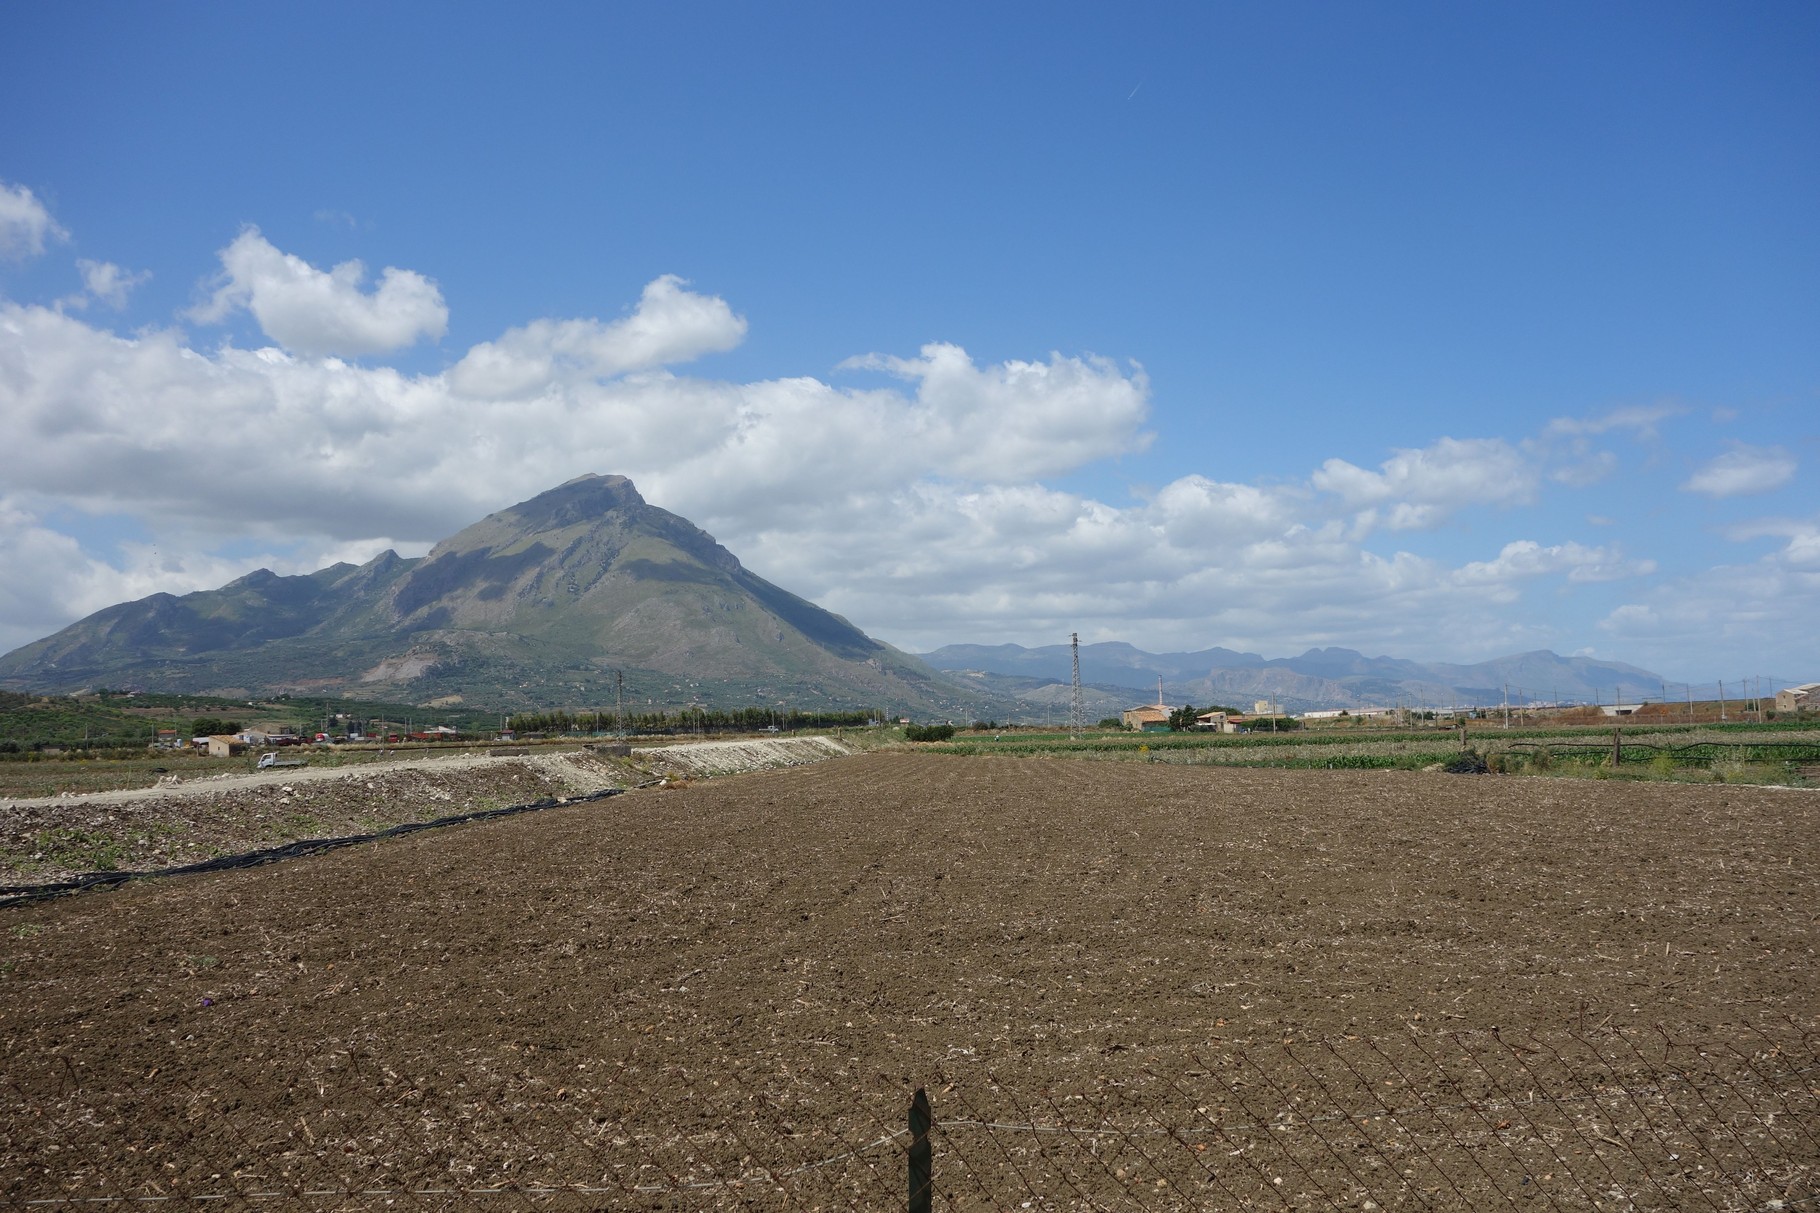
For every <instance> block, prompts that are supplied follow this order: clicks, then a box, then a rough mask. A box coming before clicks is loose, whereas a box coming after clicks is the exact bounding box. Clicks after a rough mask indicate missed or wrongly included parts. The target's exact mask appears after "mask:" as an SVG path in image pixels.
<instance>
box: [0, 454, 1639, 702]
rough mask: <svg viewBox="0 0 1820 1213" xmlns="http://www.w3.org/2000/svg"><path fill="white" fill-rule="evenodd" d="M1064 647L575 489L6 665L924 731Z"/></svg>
mask: <svg viewBox="0 0 1820 1213" xmlns="http://www.w3.org/2000/svg"><path fill="white" fill-rule="evenodd" d="M1071 672H1072V667H1071V660H1070V652H1069V649H1068V646H1066V645H1048V646H1045V647H1041V648H1030V649H1027V648H1023V647H1021V646H1019V645H1014V644H1006V645H996V646H984V645H967V644H957V645H949V646H947V647H945V648H941V649H937V650H936V651H935V652H933V653H927V654H923V655H922V656H921V657H918V656H914V655H911V654H907V653H903V652H900V651H898V650H897V649H894V648H892V647H891V646H889V645H887V644H884V643H882V642H880V641H877V640H874V639H873V638H871V637H870V636H867V635H866V634H865V633H864V632H862V631H860V630H859V629H858V628H856V627H854V626H853V625H852V624H851V623H849V622H847V621H846V620H845V619H842V618H841V617H840V616H838V615H834V614H831V613H830V612H828V611H825V610H823V609H822V608H820V607H818V606H816V605H815V604H814V603H812V602H808V601H806V600H804V599H802V598H799V597H797V596H796V595H794V594H792V593H790V592H789V591H787V590H784V589H781V588H779V587H777V586H775V585H772V584H771V583H770V582H768V581H765V580H764V579H763V578H760V577H758V576H756V575H754V574H753V573H752V572H750V571H749V570H748V569H746V568H745V567H744V566H742V565H741V564H740V562H739V560H738V559H737V558H736V557H734V555H733V554H732V553H731V552H729V551H727V549H726V548H724V547H722V546H721V545H720V544H718V543H716V542H715V541H714V538H713V537H712V536H711V535H709V534H707V532H705V531H703V530H701V529H700V528H699V527H697V526H695V525H694V524H693V523H691V522H689V521H688V520H687V519H684V518H681V517H678V516H677V515H675V514H672V513H670V512H668V511H667V510H662V509H659V508H657V507H655V506H652V505H650V504H648V503H647V502H646V501H645V500H644V498H643V497H641V496H639V494H638V490H637V489H636V488H635V487H634V486H633V484H632V482H631V481H630V480H627V479H626V478H625V477H623V476H583V477H580V478H578V479H576V480H572V481H570V482H569V483H567V484H564V485H561V486H559V487H557V488H554V489H551V490H550V491H548V492H546V493H542V494H539V495H538V496H536V497H533V498H531V499H530V500H529V501H524V502H520V503H519V504H518V505H515V506H512V507H510V508H509V509H504V510H501V511H499V512H498V513H496V514H490V515H488V516H487V517H486V518H483V519H481V520H480V521H479V522H477V523H475V524H474V525H472V526H470V527H468V528H466V529H465V530H463V531H461V532H460V533H459V534H456V535H454V536H452V537H451V538H448V539H445V540H444V541H442V542H441V543H439V544H437V545H436V547H435V548H433V549H432V550H431V551H430V553H429V555H427V556H424V557H420V558H416V559H405V558H403V557H400V556H398V555H397V554H396V553H393V552H389V551H388V552H384V553H381V554H380V555H379V556H376V557H375V558H373V559H372V560H370V561H368V562H367V563H366V564H364V565H361V566H359V567H355V566H354V565H350V564H337V565H332V566H330V567H329V568H326V569H322V570H320V571H319V572H315V573H310V574H308V575H305V576H296V577H281V576H279V575H278V574H275V573H272V572H270V571H268V570H265V569H261V570H259V571H257V572H254V573H250V574H248V575H247V576H245V577H242V578H240V579H239V580H238V581H234V582H231V583H230V584H228V585H225V586H223V587H221V588H220V589H217V590H203V591H199V592H197V593H193V594H185V595H183V596H181V597H177V596H173V595H170V594H153V595H152V596H151V597H149V598H142V599H140V600H138V601H136V602H126V603H121V604H119V605H117V606H111V607H108V608H106V609H105V610H101V611H97V612H96V613H95V614H93V615H90V616H89V617H88V618H86V619H83V620H79V621H78V622H76V623H73V624H71V625H70V626H69V627H67V628H65V629H63V630H62V631H60V632H58V633H57V634H56V635H54V636H49V637H46V638H45V639H43V640H39V641H36V642H34V643H32V644H28V645H26V646H24V647H23V648H19V649H16V650H14V651H13V652H11V653H8V654H6V655H5V656H4V657H0V688H7V689H12V690H19V691H36V692H41V693H69V692H73V691H78V690H82V689H84V688H93V687H111V688H119V689H139V690H146V691H164V692H180V693H191V694H201V693H209V694H225V695H236V696H238V695H248V696H252V695H274V694H281V693H284V692H286V691H289V692H292V693H301V694H313V695H340V696H345V697H348V698H360V699H391V700H400V701H404V702H411V703H420V704H429V705H450V706H453V705H455V704H460V705H462V706H467V707H485V708H489V709H492V710H511V709H518V708H529V707H557V706H567V707H605V706H609V705H611V704H612V703H613V702H614V701H615V698H616V695H617V693H618V683H617V681H616V678H617V677H620V676H623V678H624V694H625V701H626V704H627V706H628V707H634V706H636V707H645V706H647V705H654V706H663V707H670V708H674V707H680V706H683V705H686V704H689V703H699V704H701V705H703V706H714V707H740V706H748V705H759V706H771V705H776V704H783V705H786V706H789V707H798V708H814V707H847V708H883V709H886V710H888V711H889V712H890V713H892V714H893V715H895V714H899V713H906V712H907V713H910V714H912V715H914V716H916V717H918V718H920V719H929V718H938V719H940V718H946V719H954V720H961V721H965V720H972V719H997V720H1001V721H1004V720H1013V719H1015V720H1020V721H1041V720H1045V719H1046V720H1049V721H1051V722H1055V723H1059V722H1062V721H1065V720H1066V719H1067V713H1068V707H1069V702H1070V699H1071V697H1072V683H1071ZM1081 677H1082V680H1083V683H1084V684H1085V695H1084V698H1085V701H1086V707H1087V711H1088V716H1089V719H1094V720H1097V719H1099V718H1101V717H1103V716H1107V715H1111V714H1114V713H1116V712H1117V711H1119V710H1120V709H1121V708H1125V707H1130V706H1133V705H1135V704H1139V703H1149V702H1153V701H1154V700H1155V699H1156V697H1157V681H1158V680H1159V679H1161V680H1162V696H1163V699H1164V700H1165V701H1166V702H1168V703H1170V704H1181V703H1193V704H1197V705H1203V706H1204V705H1207V704H1213V703H1224V704H1231V705H1234V706H1238V707H1241V708H1250V707H1251V705H1252V704H1253V703H1254V702H1255V701H1257V700H1261V699H1267V700H1270V701H1272V702H1274V703H1275V704H1276V705H1277V706H1278V707H1279V709H1280V710H1283V711H1292V712H1293V711H1306V710H1309V709H1312V708H1341V707H1348V708H1351V707H1375V706H1396V705H1404V706H1415V707H1422V706H1431V707H1443V706H1457V705H1465V704H1479V705H1486V704H1494V703H1499V702H1502V701H1503V697H1504V695H1505V694H1506V687H1508V688H1509V691H1508V694H1509V696H1510V700H1511V702H1513V703H1530V702H1547V701H1556V700H1562V701H1588V702H1591V701H1598V702H1605V703H1610V702H1612V701H1613V700H1615V699H1618V698H1624V699H1627V700H1634V699H1636V698H1640V697H1642V696H1643V695H1645V694H1647V693H1650V692H1654V693H1657V694H1660V688H1661V681H1662V680H1661V679H1660V678H1658V677H1657V676H1656V675H1655V674H1652V673H1650V672H1649V671H1647V670H1641V669H1638V668H1637V667H1635V666H1630V665H1621V664H1617V663H1613V662H1602V661H1591V660H1588V659H1585V658H1577V657H1576V658H1564V657H1558V656H1556V655H1555V654H1553V653H1548V652H1537V653H1524V654H1520V655H1518V656H1514V657H1504V658H1499V659H1497V660H1494V661H1486V662H1481V663H1479V664H1477V665H1447V664H1439V663H1427V664H1424V663H1420V662H1414V661H1404V660H1399V659H1396V658H1391V657H1366V656H1364V655H1363V654H1360V653H1356V652H1354V651H1352V650H1350V649H1338V648H1330V649H1310V650H1309V651H1308V652H1306V653H1303V654H1302V655H1301V656H1300V657H1289V658H1277V659H1266V658H1264V657H1261V656H1259V655H1257V654H1255V653H1239V652H1234V651H1233V650H1231V649H1221V648H1214V649H1204V650H1201V651H1199V652H1194V653H1146V652H1144V651H1142V650H1140V649H1137V648H1135V647H1133V646H1131V645H1129V644H1122V643H1114V644H1091V645H1086V646H1084V647H1083V648H1082V649H1081Z"/></svg>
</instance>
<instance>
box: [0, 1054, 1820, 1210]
mask: <svg viewBox="0 0 1820 1213" xmlns="http://www.w3.org/2000/svg"><path fill="white" fill-rule="evenodd" d="M1167 1061H1168V1064H1164V1059H1162V1058H1159V1057H1150V1058H1144V1059H1141V1060H1139V1059H1129V1058H1127V1057H1124V1056H1122V1055H1120V1054H1117V1053H1111V1054H1104V1055H1093V1056H1092V1057H1090V1058H1089V1059H1088V1060H1086V1061H1084V1062H1083V1063H1082V1067H1081V1069H1080V1071H1079V1074H1078V1079H1077V1080H1076V1081H1072V1082H1070V1083H1069V1084H1068V1085H1067V1086H1066V1087H1059V1086H1054V1085H1051V1086H1048V1087H1033V1086H1029V1085H1026V1084H1023V1083H1021V1082H1020V1080H1019V1078H1018V1077H1017V1075H1016V1073H1015V1072H1014V1067H1013V1065H1012V1063H1011V1062H1006V1063H1004V1064H1002V1065H1001V1064H998V1063H994V1064H993V1065H987V1064H983V1063H980V1062H976V1061H974V1060H972V1059H970V1058H968V1057H965V1056H955V1057H951V1058H947V1059H944V1060H943V1061H942V1062H941V1063H940V1064H937V1065H934V1066H932V1067H931V1068H930V1069H929V1071H928V1072H927V1073H925V1074H923V1075H920V1076H917V1077H916V1078H915V1079H912V1080H909V1081H904V1080H891V1079H889V1078H886V1077H885V1076H879V1078H878V1080H877V1081H876V1082H873V1083H870V1084H868V1083H859V1084H857V1085H854V1084H852V1083H831V1082H828V1081H825V1080H815V1079H812V1078H811V1077H809V1074H808V1072H807V1071H804V1072H792V1071H790V1070H788V1069H780V1070H777V1071H775V1072H759V1071H747V1072H725V1073H721V1072H711V1071H708V1070H705V1069H704V1070H695V1069H693V1068H690V1067H686V1066H683V1067H678V1066H665V1067H659V1068H652V1069H646V1068H642V1067H641V1066H640V1065H638V1064H636V1063H635V1062H633V1061H631V1060H623V1061H617V1062H616V1061H613V1060H611V1059H601V1060H599V1061H598V1063H597V1064H580V1065H577V1064H574V1063H573V1059H565V1061H564V1063H563V1064H562V1065H560V1066H557V1065H550V1066H543V1067H539V1066H538V1065H534V1064H526V1065H521V1066H515V1067H507V1068H500V1067H498V1066H496V1065H493V1064H491V1063H487V1062H483V1061H475V1062H473V1063H472V1064H467V1065H450V1066H447V1067H443V1068H440V1069H438V1070H437V1071H435V1072H433V1073H416V1074H407V1073H401V1072H399V1071H397V1070H395V1069H393V1068H391V1067H389V1066H388V1065H386V1064H385V1063H384V1062H383V1061H381V1060H379V1059H378V1058H377V1057H375V1056H369V1055H364V1054H361V1053H359V1052H342V1051H337V1052H328V1053H324V1054H322V1055H320V1056H317V1057H313V1058H307V1059H300V1060H298V1061H297V1062H296V1063H295V1064H284V1065H279V1064H272V1065H268V1066H265V1067H263V1068H254V1069H252V1070H249V1071H247V1074H250V1075H252V1076H244V1075H243V1076H237V1077H235V1078H232V1079H226V1078H211V1077H210V1076H209V1075H206V1074H179V1073H172V1072H159V1071H153V1072H151V1073H145V1074H130V1075H122V1074H99V1073H92V1072H89V1071H87V1070H85V1069H83V1068H81V1067H79V1066H77V1065H75V1064H73V1063H69V1062H67V1061H65V1060H63V1059H60V1058H58V1057H49V1058H42V1057H40V1058H31V1057H22V1056H16V1055H15V1056H9V1057H8V1058H7V1059H6V1061H5V1070H4V1076H3V1079H0V1093H3V1095H4V1101H5V1115H4V1124H3V1127H0V1204H4V1205H5V1206H6V1207H9V1208H28V1209H37V1208H70V1209H75V1208H83V1209H106V1208H110V1207H112V1208H121V1209H126V1208H141V1207H162V1206H169V1205H186V1206H190V1205H206V1207H210V1208H216V1207H226V1208H242V1207H245V1208H287V1209H288V1208H298V1209H303V1208H307V1209H353V1208H374V1209H379V1208H402V1209H463V1210H466V1209H486V1210H493V1209H501V1210H503V1209H516V1208H521V1207H525V1208H540V1209H542V1208H549V1209H610V1208H612V1209H617V1208H639V1209H643V1208H651V1209H709V1208H751V1209H773V1208H776V1209H784V1208H790V1209H805V1210H815V1209H828V1210H834V1209H903V1208H906V1207H909V1208H911V1209H913V1210H914V1209H917V1208H924V1207H927V1208H933V1209H955V1210H973V1209H1038V1210H1074V1209H1130V1210H1171V1209H1221V1210H1235V1209H1374V1208H1384V1209H1426V1208H1435V1209H1484V1208H1504V1207H1517V1208H1536V1209H1586V1210H1591V1209H1600V1210H1628V1209H1714V1210H1762V1209H1815V1208H1820V1031H1816V1030H1815V1028H1814V1026H1813V1025H1811V1024H1800V1023H1792V1022H1783V1023H1778V1024H1775V1025H1768V1026H1765V1025H1755V1026H1749V1027H1741V1026H1732V1027H1724V1028H1710V1029H1703V1030H1699V1031H1693V1030H1687V1029H1680V1030H1676V1031H1668V1030H1664V1029H1661V1028H1651V1029H1623V1030H1615V1029H1609V1028H1607V1029H1586V1030H1575V1029H1564V1030H1559V1031H1551V1032H1545V1033H1516V1032H1510V1031H1505V1032H1498V1031H1490V1032H1458V1033H1446V1032H1440V1033H1431V1032H1425V1031H1421V1030H1417V1029H1414V1028H1412V1029H1411V1030H1408V1031H1403V1032H1398V1033H1396V1034H1393V1035H1389V1036H1380V1037H1371V1036H1365V1035H1359V1036H1344V1037H1339V1038H1327V1039H1315V1040H1298V1039H1289V1040H1283V1041H1281V1042H1271V1043H1259V1042H1256V1041H1252V1042H1248V1043H1247V1044H1245V1046H1244V1047H1242V1048H1234V1047H1223V1046H1221V1045H1218V1044H1211V1045H1209V1046H1208V1047H1207V1048H1205V1049H1203V1050H1197V1051H1193V1052H1189V1053H1185V1054H1184V1053H1174V1054H1171V1055H1170V1057H1169V1058H1168V1059H1167ZM565 1076H566V1081H565ZM916 1088H920V1089H921V1090H922V1091H923V1092H925V1093H926V1096H925V1099H926V1107H927V1108H928V1115H929V1125H928V1128H927V1129H926V1130H922V1126H921V1125H918V1126H917V1128H918V1130H919V1132H916V1133H913V1132H912V1122H911V1121H910V1119H908V1117H907V1113H909V1112H910V1111H911V1102H912V1097H913V1090H914V1089H916ZM924 1143H926V1145H927V1146H928V1147H929V1152H928V1155H927V1161H926V1162H924V1163H922V1165H923V1166H925V1167H927V1170H926V1171H923V1170H919V1169H918V1166H917V1164H918V1161H919V1156H920V1155H921V1151H920V1150H919V1149H917V1147H918V1146H919V1145H921V1144H924ZM924 1175H927V1176H928V1179H927V1181H926V1182H925V1181H924V1180H923V1176H924ZM919 1189H920V1191H919ZM925 1202H926V1203H925Z"/></svg>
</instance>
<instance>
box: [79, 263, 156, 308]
mask: <svg viewBox="0 0 1820 1213" xmlns="http://www.w3.org/2000/svg"><path fill="white" fill-rule="evenodd" d="M76 268H77V269H78V270H79V271H81V273H82V291H81V293H79V294H76V295H72V296H70V297H69V298H67V299H65V300H64V301H63V302H64V304H65V305H66V306H70V307H78V308H81V307H87V306H88V305H89V304H90V303H91V302H94V303H103V304H106V305H107V306H108V307H111V308H113V309H114V310H115V311H119V310H120V309H121V308H124V307H125V306H126V297H127V296H128V295H129V294H131V293H132V291H133V288H134V287H137V286H141V285H143V284H144V283H146V282H149V281H151V277H152V273H151V271H150V270H144V271H141V272H140V273H137V274H135V273H130V272H128V271H126V270H123V269H121V268H120V267H119V266H117V265H115V264H114V263H113V262H111V261H91V260H89V259H88V258H87V257H81V258H78V259H77V261H76Z"/></svg>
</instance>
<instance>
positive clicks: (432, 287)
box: [190, 227, 449, 356]
mask: <svg viewBox="0 0 1820 1213" xmlns="http://www.w3.org/2000/svg"><path fill="white" fill-rule="evenodd" d="M220 257H221V273H220V275H219V276H218V277H217V279H216V283H215V291H214V294H213V295H212V296H210V298H209V301H208V302H207V303H205V304H203V305H202V306H200V307H198V308H196V309H194V310H193V311H192V312H191V313H190V315H191V317H192V318H193V319H195V320H198V321H201V322H203V323H211V324H212V323H218V322H219V321H221V320H222V319H224V318H225V317H226V316H227V315H228V314H229V313H230V312H232V311H234V310H235V309H236V308H245V309H246V310H248V311H249V312H251V313H252V314H253V318H254V319H255V320H257V321H258V322H259V327H260V329H262V330H263V331H264V332H265V335H266V336H268V337H270V338H271V339H272V340H273V341H276V342H278V344H280V345H282V346H284V347H285V348H286V349H288V350H293V351H295V352H297V353H300V354H305V355H310V356H324V355H333V354H346V355H357V354H378V353H384V352H386V351H388V350H396V349H402V348H403V347H405V346H408V345H412V344H414V343H415V342H417V341H419V340H421V339H422V338H425V337H441V336H442V335H443V334H444V333H446V332H447V331H448V327H449V309H448V307H447V306H446V305H445V304H444V303H443V301H442V292H441V291H440V290H438V289H437V287H436V284H435V283H434V282H432V281H430V280H429V279H428V278H425V277H424V276H423V275H422V274H418V273H415V272H413V271H411V270H401V269H397V268H395V267H392V266H387V267H386V268H385V270H384V271H383V272H381V274H380V275H379V282H378V285H377V286H376V287H375V288H374V289H373V290H372V291H371V292H370V293H369V292H366V291H363V290H361V283H362V282H363V281H364V280H365V278H366V267H365V266H364V265H362V264H361V263H360V262H359V261H344V262H342V263H341V264H340V265H337V266H335V267H334V268H333V269H330V270H319V269H317V268H316V267H315V266H313V265H311V264H310V263H309V262H307V261H305V260H304V259H303V258H301V257H297V256H293V255H292V254H290V253H285V252H281V251H280V250H279V249H277V248H275V247H274V246H273V245H272V243H271V242H270V241H268V240H267V239H266V238H265V237H264V236H262V235H260V234H259V229H258V228H256V227H248V228H247V229H246V230H245V231H243V232H241V233H240V235H239V236H237V237H235V238H234V242H233V243H232V244H230V245H228V246H227V247H226V248H224V249H222V250H221V252H220Z"/></svg>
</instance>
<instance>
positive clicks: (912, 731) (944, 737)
mask: <svg viewBox="0 0 1820 1213" xmlns="http://www.w3.org/2000/svg"><path fill="white" fill-rule="evenodd" d="M953 737H954V726H953V725H951V724H912V725H906V726H905V727H904V740H905V741H950V740H952V739H953Z"/></svg>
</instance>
